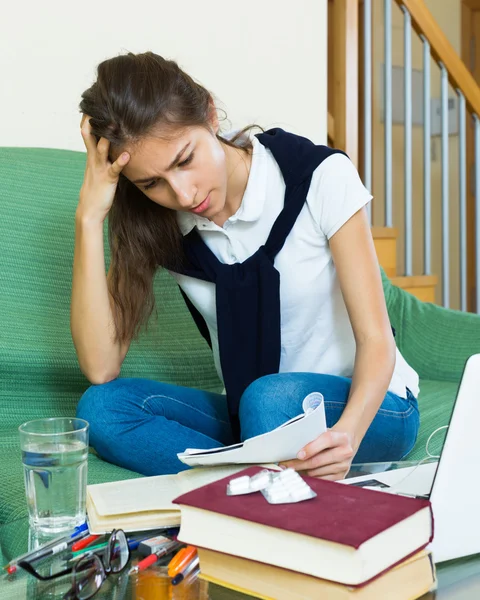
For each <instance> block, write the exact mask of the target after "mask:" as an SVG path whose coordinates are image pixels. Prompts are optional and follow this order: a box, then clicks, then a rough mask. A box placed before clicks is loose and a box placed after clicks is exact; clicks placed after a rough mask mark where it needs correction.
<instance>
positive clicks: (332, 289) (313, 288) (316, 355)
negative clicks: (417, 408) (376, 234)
mask: <svg viewBox="0 0 480 600" xmlns="http://www.w3.org/2000/svg"><path fill="white" fill-rule="evenodd" d="M252 142H253V156H252V165H251V169H250V175H249V178H248V183H247V187H246V190H245V193H244V196H243V199H242V203H241V205H240V207H239V209H238V210H237V212H236V213H235V214H234V215H232V216H231V217H230V218H229V219H228V220H227V221H226V222H225V223H224V224H223V226H222V227H219V226H218V225H216V224H215V223H213V222H212V221H209V220H208V219H207V218H205V217H202V216H200V215H195V214H194V213H186V212H180V211H179V212H178V213H177V218H178V224H179V226H180V229H181V231H182V233H183V235H186V234H187V233H189V232H190V231H191V230H192V229H193V227H195V226H196V227H197V228H198V230H199V233H200V235H201V237H202V239H203V241H204V242H205V243H206V244H207V246H208V247H209V248H210V249H211V250H212V251H213V253H214V254H215V256H216V257H217V258H218V259H219V260H220V261H221V262H223V263H226V264H232V263H234V262H243V261H244V260H246V259H247V258H248V257H249V256H251V255H252V254H254V253H255V252H256V251H257V250H258V248H259V247H260V246H261V245H262V244H264V243H265V241H266V240H267V238H268V235H269V233H270V230H271V228H272V226H273V224H274V222H275V220H276V218H277V217H278V215H279V214H280V212H281V210H282V208H283V204H284V197H285V183H284V180H283V176H282V173H281V171H280V168H279V166H278V164H277V162H276V161H275V159H274V158H273V155H272V153H271V152H270V150H268V149H266V148H265V147H264V146H263V145H262V144H261V143H260V142H259V141H258V139H257V138H256V137H253V138H252ZM371 198H372V196H371V195H370V193H369V192H368V190H367V189H366V188H365V187H364V186H363V184H362V182H361V180H360V177H359V175H358V173H357V171H356V169H355V167H354V165H353V164H352V162H351V161H350V160H349V159H348V158H347V157H346V156H344V155H342V154H334V155H332V156H330V157H328V158H327V159H325V160H324V161H323V162H322V163H321V164H320V165H319V166H318V167H317V169H316V170H315V171H314V173H313V176H312V182H311V185H310V190H309V192H308V195H307V199H306V202H305V205H304V207H303V208H302V210H301V212H300V214H299V216H298V218H297V221H296V222H295V225H294V226H293V229H292V231H291V232H290V234H289V236H288V237H287V240H286V242H285V245H284V246H283V248H282V250H281V251H280V252H279V253H278V254H277V256H276V258H275V263H274V264H275V268H276V269H277V270H278V271H279V273H280V303H281V356H280V369H279V371H280V372H313V373H325V374H330V375H341V376H343V377H352V375H353V367H354V361H355V348H356V346H355V339H354V336H353V330H352V326H351V323H350V319H349V316H348V313H347V309H346V307H345V302H344V299H343V296H342V293H341V290H340V285H339V281H338V277H337V272H336V270H335V266H334V264H333V259H332V254H331V252H330V246H329V242H328V240H329V239H330V238H331V237H332V236H333V235H334V233H336V232H337V231H338V230H339V229H340V227H341V226H342V225H343V224H344V223H346V221H348V220H349V219H350V217H352V216H353V215H354V214H355V213H356V212H357V211H358V210H360V209H361V208H362V207H363V206H365V205H366V204H367V203H368V202H370V200H371ZM172 275H173V276H174V277H175V279H176V280H177V283H178V284H179V285H180V287H181V288H182V289H183V291H184V292H185V293H186V295H187V296H188V297H189V299H190V300H191V302H192V303H193V304H194V306H195V307H196V308H197V310H198V311H199V312H200V313H201V314H202V316H203V317H204V319H205V322H206V324H207V326H208V329H209V331H210V337H211V340H212V350H213V357H214V361H215V366H216V369H217V372H218V375H219V377H220V379H221V380H222V381H223V377H222V369H221V365H220V353H219V348H218V330H217V317H216V306H215V285H214V284H213V283H211V282H207V281H202V280H199V279H194V278H192V277H188V276H186V275H178V274H176V273H172ZM418 381H419V378H418V375H417V373H416V372H415V371H414V370H413V369H412V368H411V367H410V366H409V365H408V364H407V362H406V361H405V359H404V358H403V357H402V355H401V354H400V352H399V350H398V349H397V354H396V365H395V371H394V374H393V377H392V380H391V382H390V385H389V390H390V391H392V392H394V393H395V394H397V395H398V396H400V397H402V398H405V397H406V389H405V388H406V387H408V388H409V389H410V390H411V391H412V393H413V394H414V395H415V396H417V395H418V392H419V387H418Z"/></svg>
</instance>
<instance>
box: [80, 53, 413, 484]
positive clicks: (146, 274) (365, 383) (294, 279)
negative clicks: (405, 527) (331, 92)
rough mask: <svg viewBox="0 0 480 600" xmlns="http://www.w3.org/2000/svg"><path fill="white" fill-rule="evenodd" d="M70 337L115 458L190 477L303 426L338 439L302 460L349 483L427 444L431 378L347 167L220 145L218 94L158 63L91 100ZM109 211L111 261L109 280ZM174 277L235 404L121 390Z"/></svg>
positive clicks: (101, 88)
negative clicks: (316, 396)
mask: <svg viewBox="0 0 480 600" xmlns="http://www.w3.org/2000/svg"><path fill="white" fill-rule="evenodd" d="M80 110H81V112H82V113H83V117H82V120H81V133H82V137H83V140H84V142H85V145H86V148H87V166H86V171H85V178H84V182H83V185H82V188H81V191H80V197H79V203H78V208H77V212H76V234H75V258H74V271H73V291H72V307H71V308H72V310H71V328H72V336H73V340H74V343H75V347H76V351H77V354H78V359H79V363H80V367H81V369H82V371H83V372H84V373H85V375H86V376H87V377H88V378H89V380H90V381H91V382H92V384H94V385H93V386H92V387H90V388H89V389H88V390H87V391H86V393H85V394H84V396H83V397H82V399H81V400H80V403H79V406H78V415H79V416H80V417H82V418H84V419H86V420H87V421H89V422H90V426H91V430H90V432H91V443H92V445H93V446H94V447H95V448H96V450H97V451H98V453H99V454H100V455H101V456H102V457H103V458H105V459H106V460H108V461H110V462H113V463H116V464H119V465H122V466H124V467H126V468H129V469H132V470H135V471H138V472H140V473H143V474H146V475H153V474H162V473H174V472H177V471H179V470H181V469H182V468H185V465H183V464H182V463H180V461H178V459H177V457H176V454H177V452H181V451H183V450H184V449H185V448H187V447H197V448H208V447H215V446H219V445H222V444H231V443H233V442H234V441H235V440H236V439H239V438H240V437H241V439H247V438H249V437H252V436H255V435H258V434H260V433H264V432H266V431H269V430H271V429H273V428H275V427H277V426H279V425H280V424H282V423H283V422H285V421H286V420H288V419H290V418H292V417H294V416H296V415H297V414H299V413H300V412H301V411H302V409H301V405H302V400H303V399H304V397H305V396H306V395H307V394H309V393H310V392H313V391H319V392H321V393H322V394H323V395H324V398H325V410H326V418H327V425H328V427H329V430H328V431H327V432H326V433H324V434H322V435H321V436H320V437H319V438H318V439H316V440H313V441H312V442H311V443H309V444H308V445H307V446H306V447H305V448H303V450H301V451H300V452H299V454H298V457H297V458H296V459H294V460H292V461H289V462H288V463H286V465H287V466H291V467H293V468H295V469H296V470H299V471H302V472H305V473H307V474H309V475H313V476H318V477H324V478H328V479H340V478H343V477H344V476H345V474H346V473H347V472H348V469H349V467H350V464H351V463H352V460H353V459H354V457H355V462H366V461H390V460H398V459H400V458H402V457H403V456H405V455H406V454H407V453H408V452H409V451H410V450H411V449H412V447H413V445H414V443H415V439H416V436H417V432H418V427H419V414H418V407H417V400H416V397H417V395H418V391H419V388H418V376H417V374H416V373H415V371H414V370H413V369H412V368H411V367H410V366H409V365H408V364H407V363H406V362H405V360H404V359H403V357H402V356H401V354H400V353H399V351H398V349H396V346H395V341H394V336H393V334H392V328H391V325H390V323H389V319H388V315H387V310H386V306H385V300H384V295H383V290H382V283H381V277H380V272H379V267H378V262H377V258H376V254H375V249H374V246H373V241H372V237H371V232H370V227H369V223H368V220H367V217H366V210H365V206H366V205H367V204H368V202H369V201H370V200H371V195H370V194H369V192H368V191H367V190H366V189H365V188H364V186H363V185H362V183H361V181H360V178H359V177H358V174H357V172H356V170H355V168H354V166H353V165H352V163H351V162H350V161H349V159H348V158H347V157H346V156H345V155H344V154H343V153H340V152H338V151H334V150H331V149H329V148H326V147H324V146H315V145H314V144H312V143H311V142H310V141H308V140H306V139H305V138H303V137H300V136H296V135H293V134H291V133H287V132H284V131H282V130H281V129H275V130H271V131H267V132H264V133H260V134H257V135H252V134H251V132H250V129H249V128H247V129H246V130H244V131H243V132H240V133H239V134H238V135H236V136H233V137H232V136H222V135H220V130H219V120H218V117H217V110H216V107H215V104H214V100H213V98H212V95H211V94H210V93H209V92H208V91H207V90H206V89H205V88H203V87H202V86H201V85H199V84H198V83H197V82H195V81H194V80H193V79H192V78H191V77H189V76H188V75H187V74H186V73H185V72H183V71H182V70H181V69H180V68H179V67H178V65H177V64H176V63H175V62H173V61H167V60H165V59H163V58H162V57H160V56H158V55H156V54H153V53H151V52H147V53H144V54H137V55H135V54H131V53H129V54H127V55H122V56H117V57H115V58H112V59H109V60H106V61H104V62H102V63H101V64H100V65H99V66H98V77H97V80H96V82H95V83H94V84H93V85H92V86H91V87H90V88H89V89H88V90H86V91H85V92H84V93H83V95H82V101H81V104H80ZM107 215H108V216H109V241H110V246H111V254H112V259H111V266H110V269H109V272H108V274H106V273H105V269H104V254H103V223H104V220H105V218H106V217H107ZM162 267H163V268H166V269H168V270H169V272H170V273H171V274H172V276H173V277H175V279H176V281H177V283H178V284H179V286H180V288H181V291H182V293H183V294H184V297H185V299H186V302H187V304H188V306H189V308H190V309H191V311H192V314H193V316H194V318H195V319H196V321H197V322H198V324H199V326H200V328H201V330H202V332H203V333H204V335H205V337H206V338H207V339H208V341H209V343H210V345H211V347H212V352H213V358H214V361H215V365H216V367H217V371H218V374H219V376H220V378H221V379H222V380H223V381H224V383H225V387H226V395H223V394H214V393H210V392H206V391H201V390H197V389H190V388H185V387H180V386H175V385H169V384H165V383H162V382H157V381H149V380H142V379H121V378H118V376H119V373H120V367H121V365H122V362H123V360H124V358H125V356H126V354H127V351H128V347H129V343H130V341H131V340H132V339H133V338H134V337H135V336H136V335H137V333H138V331H139V329H140V327H141V326H142V324H144V323H145V322H146V321H147V319H148V317H149V315H150V314H151V311H152V307H153V304H154V298H153V292H152V279H153V277H154V274H155V272H156V270H157V269H159V268H162Z"/></svg>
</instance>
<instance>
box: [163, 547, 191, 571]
mask: <svg viewBox="0 0 480 600" xmlns="http://www.w3.org/2000/svg"><path fill="white" fill-rule="evenodd" d="M196 554H197V549H196V548H195V546H187V547H186V548H182V549H181V550H180V551H179V552H177V554H175V556H174V557H173V558H172V560H171V561H170V562H169V564H168V576H169V577H175V575H178V573H181V572H182V571H183V569H184V568H185V567H186V566H187V565H188V563H189V562H190V561H191V560H193V559H194V558H195V556H196Z"/></svg>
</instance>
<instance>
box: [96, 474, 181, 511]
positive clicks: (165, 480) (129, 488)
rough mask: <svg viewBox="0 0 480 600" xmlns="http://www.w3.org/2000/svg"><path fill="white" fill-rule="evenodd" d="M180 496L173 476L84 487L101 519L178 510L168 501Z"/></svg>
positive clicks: (175, 478)
mask: <svg viewBox="0 0 480 600" xmlns="http://www.w3.org/2000/svg"><path fill="white" fill-rule="evenodd" d="M181 493H182V488H181V487H180V484H179V480H178V476H177V475H157V476H154V477H141V478H140V479H128V480H125V481H113V482H111V483H97V484H94V485H89V486H88V494H89V495H90V498H91V501H92V503H93V504H94V505H95V510H96V511H97V513H98V514H99V515H101V516H108V515H118V514H126V513H137V512H143V511H155V510H178V506H175V505H173V504H172V500H173V499H174V498H176V497H177V496H179V495H180V494H181Z"/></svg>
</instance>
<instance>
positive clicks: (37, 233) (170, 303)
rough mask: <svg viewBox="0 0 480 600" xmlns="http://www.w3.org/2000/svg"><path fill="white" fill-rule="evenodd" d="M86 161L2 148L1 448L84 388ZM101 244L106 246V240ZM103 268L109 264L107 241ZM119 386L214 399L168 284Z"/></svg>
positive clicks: (198, 348)
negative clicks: (80, 257)
mask: <svg viewBox="0 0 480 600" xmlns="http://www.w3.org/2000/svg"><path fill="white" fill-rule="evenodd" d="M85 156H86V155H85V153H83V152H71V151H66V150H51V149H41V148H0V181H1V182H2V185H1V186H0V219H1V221H0V223H1V225H0V227H1V235H0V256H1V261H0V273H1V276H0V281H1V285H0V314H1V315H2V330H1V334H0V366H1V368H0V417H1V418H0V445H1V444H2V442H3V439H4V438H5V437H8V438H10V437H11V436H12V435H13V432H14V430H15V429H16V428H17V427H18V425H20V424H21V423H22V422H24V421H26V420H28V419H32V418H37V417H42V416H52V415H57V414H65V412H66V413H67V414H68V413H69V414H73V413H74V409H75V404H76V402H77V401H78V399H79V397H80V395H81V394H82V392H83V391H84V390H85V389H86V388H87V387H88V385H89V384H88V381H87V380H86V379H85V377H84V376H83V375H82V373H81V372H80V369H79V367H78V363H77V358H76V354H75V350H74V346H73V343H72V339H71V335H70V295H71V279H72V262H73V248H74V215H75V209H76V206H77V202H78V194H79V190H80V187H81V184H82V180H83V173H84V169H85ZM105 239H106V236H105ZM105 255H106V262H107V263H108V260H109V258H108V257H109V251H108V244H107V242H106V241H105ZM155 293H156V298H157V312H158V320H155V318H152V320H151V322H150V324H149V328H148V331H147V332H146V333H143V334H142V335H141V336H140V338H139V340H138V341H136V342H133V343H132V346H131V350H130V351H129V353H128V356H127V358H126V360H125V362H124V365H123V368H122V373H121V376H123V377H148V378H151V379H158V380H161V381H165V382H169V383H178V384H180V385H188V386H192V387H199V388H203V389H207V390H212V391H220V390H221V384H220V382H219V380H218V377H217V374H216V371H215V368H214V363H213V359H212V355H211V352H210V349H209V348H208V346H207V344H206V343H205V341H204V340H203V338H202V337H201V336H200V334H199V333H198V331H197V328H196V326H195V324H194V323H193V320H192V318H191V316H190V313H189V312H188V310H187V308H186V306H185V304H184V301H183V299H182V298H181V295H180V293H179V291H178V288H177V285H176V283H175V282H174V280H173V278H172V277H170V276H169V275H168V274H167V273H166V272H162V273H160V274H159V275H158V277H157V278H156V280H155Z"/></svg>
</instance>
